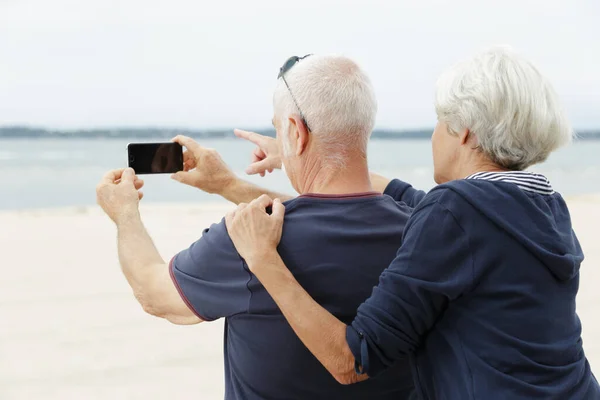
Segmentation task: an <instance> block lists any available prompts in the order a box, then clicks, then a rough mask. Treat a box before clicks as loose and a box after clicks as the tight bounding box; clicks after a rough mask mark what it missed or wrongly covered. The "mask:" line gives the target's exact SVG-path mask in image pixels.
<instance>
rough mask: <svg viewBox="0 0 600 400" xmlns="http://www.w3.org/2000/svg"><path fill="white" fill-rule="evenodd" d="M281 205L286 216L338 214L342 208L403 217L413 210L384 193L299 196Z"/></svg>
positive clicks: (356, 211)
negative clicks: (353, 195)
mask: <svg viewBox="0 0 600 400" xmlns="http://www.w3.org/2000/svg"><path fill="white" fill-rule="evenodd" d="M283 205H284V206H285V214H286V216H288V215H302V214H307V215H310V214H315V215H322V214H323V213H327V212H331V213H335V214H339V213H340V211H341V210H344V211H348V212H352V213H362V214H366V215H369V214H371V215H373V214H387V215H390V216H397V217H398V218H404V217H407V216H410V214H411V213H412V212H413V208H412V207H409V206H408V205H407V204H406V203H404V202H402V201H396V200H394V199H393V198H392V197H391V196H389V195H385V194H371V195H369V196H365V195H360V196H357V197H351V196H350V197H318V196H314V195H313V196H299V197H295V198H293V199H290V200H287V201H285V202H284V203H283Z"/></svg>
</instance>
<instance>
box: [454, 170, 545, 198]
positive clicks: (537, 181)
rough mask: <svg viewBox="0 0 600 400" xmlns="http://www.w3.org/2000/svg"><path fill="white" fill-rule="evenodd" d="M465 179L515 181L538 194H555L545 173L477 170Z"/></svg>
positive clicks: (523, 188)
mask: <svg viewBox="0 0 600 400" xmlns="http://www.w3.org/2000/svg"><path fill="white" fill-rule="evenodd" d="M465 179H484V180H486V181H493V182H507V183H514V184H515V185H517V186H518V187H519V188H520V189H521V190H524V191H526V192H532V193H537V194H544V195H551V194H554V189H552V186H551V185H550V181H548V178H546V177H545V176H544V175H540V174H534V173H533V172H526V171H509V172H477V173H475V174H473V175H469V176H467V177H466V178H465Z"/></svg>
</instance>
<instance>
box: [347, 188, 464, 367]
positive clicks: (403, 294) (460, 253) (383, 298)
mask: <svg viewBox="0 0 600 400" xmlns="http://www.w3.org/2000/svg"><path fill="white" fill-rule="evenodd" d="M426 201H427V200H426ZM472 282H473V260H472V257H471V252H470V249H469V243H468V239H467V236H466V235H465V232H464V231H463V229H462V228H461V227H460V225H459V224H458V222H457V220H456V218H455V217H454V215H453V214H452V213H451V212H450V211H449V210H447V209H446V208H445V207H444V206H442V205H440V204H439V203H438V202H437V201H436V202H433V203H430V204H421V206H420V207H418V208H417V210H415V212H414V214H413V215H412V217H411V219H410V220H409V222H408V224H407V227H406V229H405V233H404V240H403V244H402V247H400V249H399V250H398V253H397V255H396V258H395V259H394V260H393V261H392V264H391V265H390V266H389V267H388V268H387V269H386V270H385V271H384V272H383V273H382V275H381V277H380V279H379V284H378V286H377V287H375V288H374V290H373V293H372V295H371V297H370V298H369V299H368V300H367V301H366V302H364V303H363V304H362V305H361V306H360V307H359V309H358V312H357V315H356V318H355V319H354V321H353V322H352V324H351V325H350V326H348V328H347V331H346V340H347V342H348V345H349V346H350V349H351V350H352V353H353V355H354V357H355V361H356V367H357V373H360V371H361V372H363V373H367V374H368V375H369V376H371V377H372V376H376V375H377V374H379V373H380V372H382V371H384V370H385V369H386V368H388V367H390V366H391V365H392V364H393V363H394V361H395V360H397V359H399V358H401V357H405V356H406V355H407V354H408V353H410V352H412V351H414V350H415V349H416V348H417V347H418V346H419V345H420V343H421V341H422V340H423V336H424V335H425V334H426V333H427V332H428V331H429V330H430V329H431V327H432V326H433V325H434V324H435V322H436V321H437V320H438V318H439V317H440V315H441V314H442V313H443V311H444V309H445V308H446V306H447V304H448V302H450V301H452V300H454V299H456V298H457V297H459V296H460V295H461V294H462V293H463V292H465V291H466V290H468V289H469V288H470V287H471V285H472Z"/></svg>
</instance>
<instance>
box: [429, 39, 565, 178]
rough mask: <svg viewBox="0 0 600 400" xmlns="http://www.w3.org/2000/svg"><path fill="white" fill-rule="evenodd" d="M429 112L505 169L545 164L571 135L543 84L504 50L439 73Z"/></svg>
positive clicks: (550, 91) (530, 66) (517, 57)
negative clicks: (469, 136) (470, 135)
mask: <svg viewBox="0 0 600 400" xmlns="http://www.w3.org/2000/svg"><path fill="white" fill-rule="evenodd" d="M435 108H436V113H437V116H438V119H439V120H440V121H443V122H445V123H446V124H447V125H448V129H449V131H450V132H452V133H454V134H456V133H458V132H461V131H463V130H465V129H468V130H469V131H470V132H471V133H473V134H474V135H475V137H476V138H477V141H478V146H479V149H480V150H481V151H483V152H484V154H485V155H486V156H487V157H489V158H490V159H491V160H492V161H494V162H495V163H497V164H498V165H500V166H502V167H504V168H507V169H511V170H524V169H526V168H528V167H529V166H531V165H533V164H537V163H540V162H542V161H544V160H546V158H547V157H548V155H549V154H550V153H551V152H552V151H554V150H556V149H557V148H559V147H561V146H563V145H565V144H567V143H569V142H570V141H571V140H572V137H573V131H572V129H571V127H570V125H569V122H568V120H567V117H566V115H565V113H564V111H563V110H562V108H561V106H560V104H559V100H558V96H557V94H556V93H555V91H554V89H553V88H552V86H551V85H550V83H549V82H548V80H547V79H546V78H545V77H544V76H542V75H541V74H540V72H539V71H538V70H537V69H536V67H535V66H534V65H533V64H532V63H530V62H529V61H528V60H526V59H524V58H523V57H522V56H520V55H518V54H516V53H515V52H514V51H512V50H511V49H510V48H509V47H506V46H497V47H493V48H490V49H488V50H486V51H484V52H482V53H480V54H477V55H476V56H475V57H473V58H471V59H469V60H467V61H463V62H461V63H459V64H457V65H455V66H453V67H451V68H450V69H448V70H447V71H445V72H444V73H443V74H442V75H441V76H440V78H439V80H438V82H437V89H436V98H435Z"/></svg>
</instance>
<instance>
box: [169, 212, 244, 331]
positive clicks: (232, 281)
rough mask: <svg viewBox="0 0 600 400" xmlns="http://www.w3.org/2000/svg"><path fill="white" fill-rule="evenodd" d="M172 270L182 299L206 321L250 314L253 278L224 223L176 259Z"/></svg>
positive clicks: (205, 233)
mask: <svg viewBox="0 0 600 400" xmlns="http://www.w3.org/2000/svg"><path fill="white" fill-rule="evenodd" d="M169 269H170V271H171V278H172V279H173V282H174V283H175V286H176V287H177V290H178V291H179V294H180V295H181V297H182V299H183V300H184V301H185V303H186V304H187V305H188V307H190V308H191V309H192V311H194V313H195V314H196V315H197V316H198V317H200V318H202V319H203V320H205V321H213V320H215V319H218V318H222V317H230V316H232V315H235V314H240V313H244V312H247V311H248V306H249V301H250V291H249V289H248V282H249V281H250V279H251V277H252V275H251V273H250V271H249V270H248V269H247V266H246V264H245V263H244V261H243V259H242V258H241V257H240V255H239V254H238V252H237V250H236V249H235V246H234V245H233V242H232V241H231V239H230V238H229V234H228V233H227V228H226V226H225V221H224V220H223V221H221V222H220V223H219V224H213V225H212V226H211V227H210V228H209V229H206V230H205V231H204V233H203V234H202V237H201V238H200V240H198V241H197V242H195V243H193V244H192V245H191V246H190V247H189V248H188V249H186V250H183V251H181V252H180V253H178V254H177V255H176V256H175V257H173V259H172V260H171V263H170V265H169Z"/></svg>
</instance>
